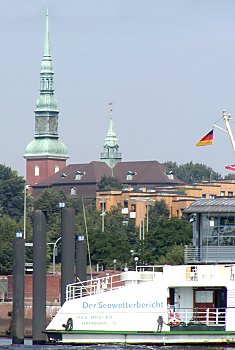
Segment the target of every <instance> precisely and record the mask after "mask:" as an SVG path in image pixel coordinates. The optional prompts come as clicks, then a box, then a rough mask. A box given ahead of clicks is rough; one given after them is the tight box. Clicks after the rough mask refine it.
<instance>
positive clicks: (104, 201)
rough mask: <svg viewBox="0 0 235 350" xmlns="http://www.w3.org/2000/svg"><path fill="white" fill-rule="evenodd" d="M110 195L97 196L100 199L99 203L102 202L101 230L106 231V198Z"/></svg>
mask: <svg viewBox="0 0 235 350" xmlns="http://www.w3.org/2000/svg"><path fill="white" fill-rule="evenodd" d="M108 198H109V197H108V196H97V197H96V199H99V203H100V204H101V214H100V216H101V224H102V229H101V231H102V232H104V218H105V215H106V199H108Z"/></svg>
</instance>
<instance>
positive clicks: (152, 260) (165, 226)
mask: <svg viewBox="0 0 235 350" xmlns="http://www.w3.org/2000/svg"><path fill="white" fill-rule="evenodd" d="M191 241H192V227H191V225H190V223H189V222H188V221H186V220H184V219H179V218H175V217H173V218H168V217H166V216H160V217H159V218H158V220H157V224H156V225H153V224H151V225H150V230H149V232H148V234H146V235H145V241H144V247H143V249H144V252H143V257H144V261H145V262H147V263H148V264H157V263H161V261H163V259H166V260H167V261H169V259H170V256H172V255H173V252H174V249H173V248H175V247H176V246H181V245H185V244H189V243H191ZM177 249H179V248H177ZM170 252H171V253H170ZM169 254H170V255H169ZM182 254H183V253H181V256H180V259H179V260H180V261H181V262H182V261H183V256H182ZM172 261H173V259H172ZM175 262H177V260H175ZM178 262H179V261H178Z"/></svg>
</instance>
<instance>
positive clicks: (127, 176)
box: [126, 170, 137, 180]
mask: <svg viewBox="0 0 235 350" xmlns="http://www.w3.org/2000/svg"><path fill="white" fill-rule="evenodd" d="M136 174H137V173H136V172H135V171H130V170H129V171H128V172H127V174H126V180H133V176H135V175H136Z"/></svg>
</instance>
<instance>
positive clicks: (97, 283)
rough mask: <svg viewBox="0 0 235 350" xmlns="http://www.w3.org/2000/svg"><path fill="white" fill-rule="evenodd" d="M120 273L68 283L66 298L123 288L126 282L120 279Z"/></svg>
mask: <svg viewBox="0 0 235 350" xmlns="http://www.w3.org/2000/svg"><path fill="white" fill-rule="evenodd" d="M120 275H121V274H116V275H111V276H104V277H99V278H94V279H91V280H88V281H83V282H77V283H72V284H68V285H67V286H66V300H70V299H76V298H81V297H84V296H87V295H93V294H97V293H102V292H107V291H109V290H113V289H117V288H121V287H123V286H124V282H122V281H121V280H120Z"/></svg>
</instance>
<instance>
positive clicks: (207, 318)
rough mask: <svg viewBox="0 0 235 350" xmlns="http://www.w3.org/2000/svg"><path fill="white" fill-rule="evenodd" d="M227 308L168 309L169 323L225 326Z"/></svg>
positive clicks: (173, 324)
mask: <svg viewBox="0 0 235 350" xmlns="http://www.w3.org/2000/svg"><path fill="white" fill-rule="evenodd" d="M225 323H226V308H194V309H184V308H182V309H177V310H175V311H172V309H171V308H169V309H168V324H169V325H171V326H179V325H181V326H192V325H194V326H199V325H201V326H224V325H225Z"/></svg>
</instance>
